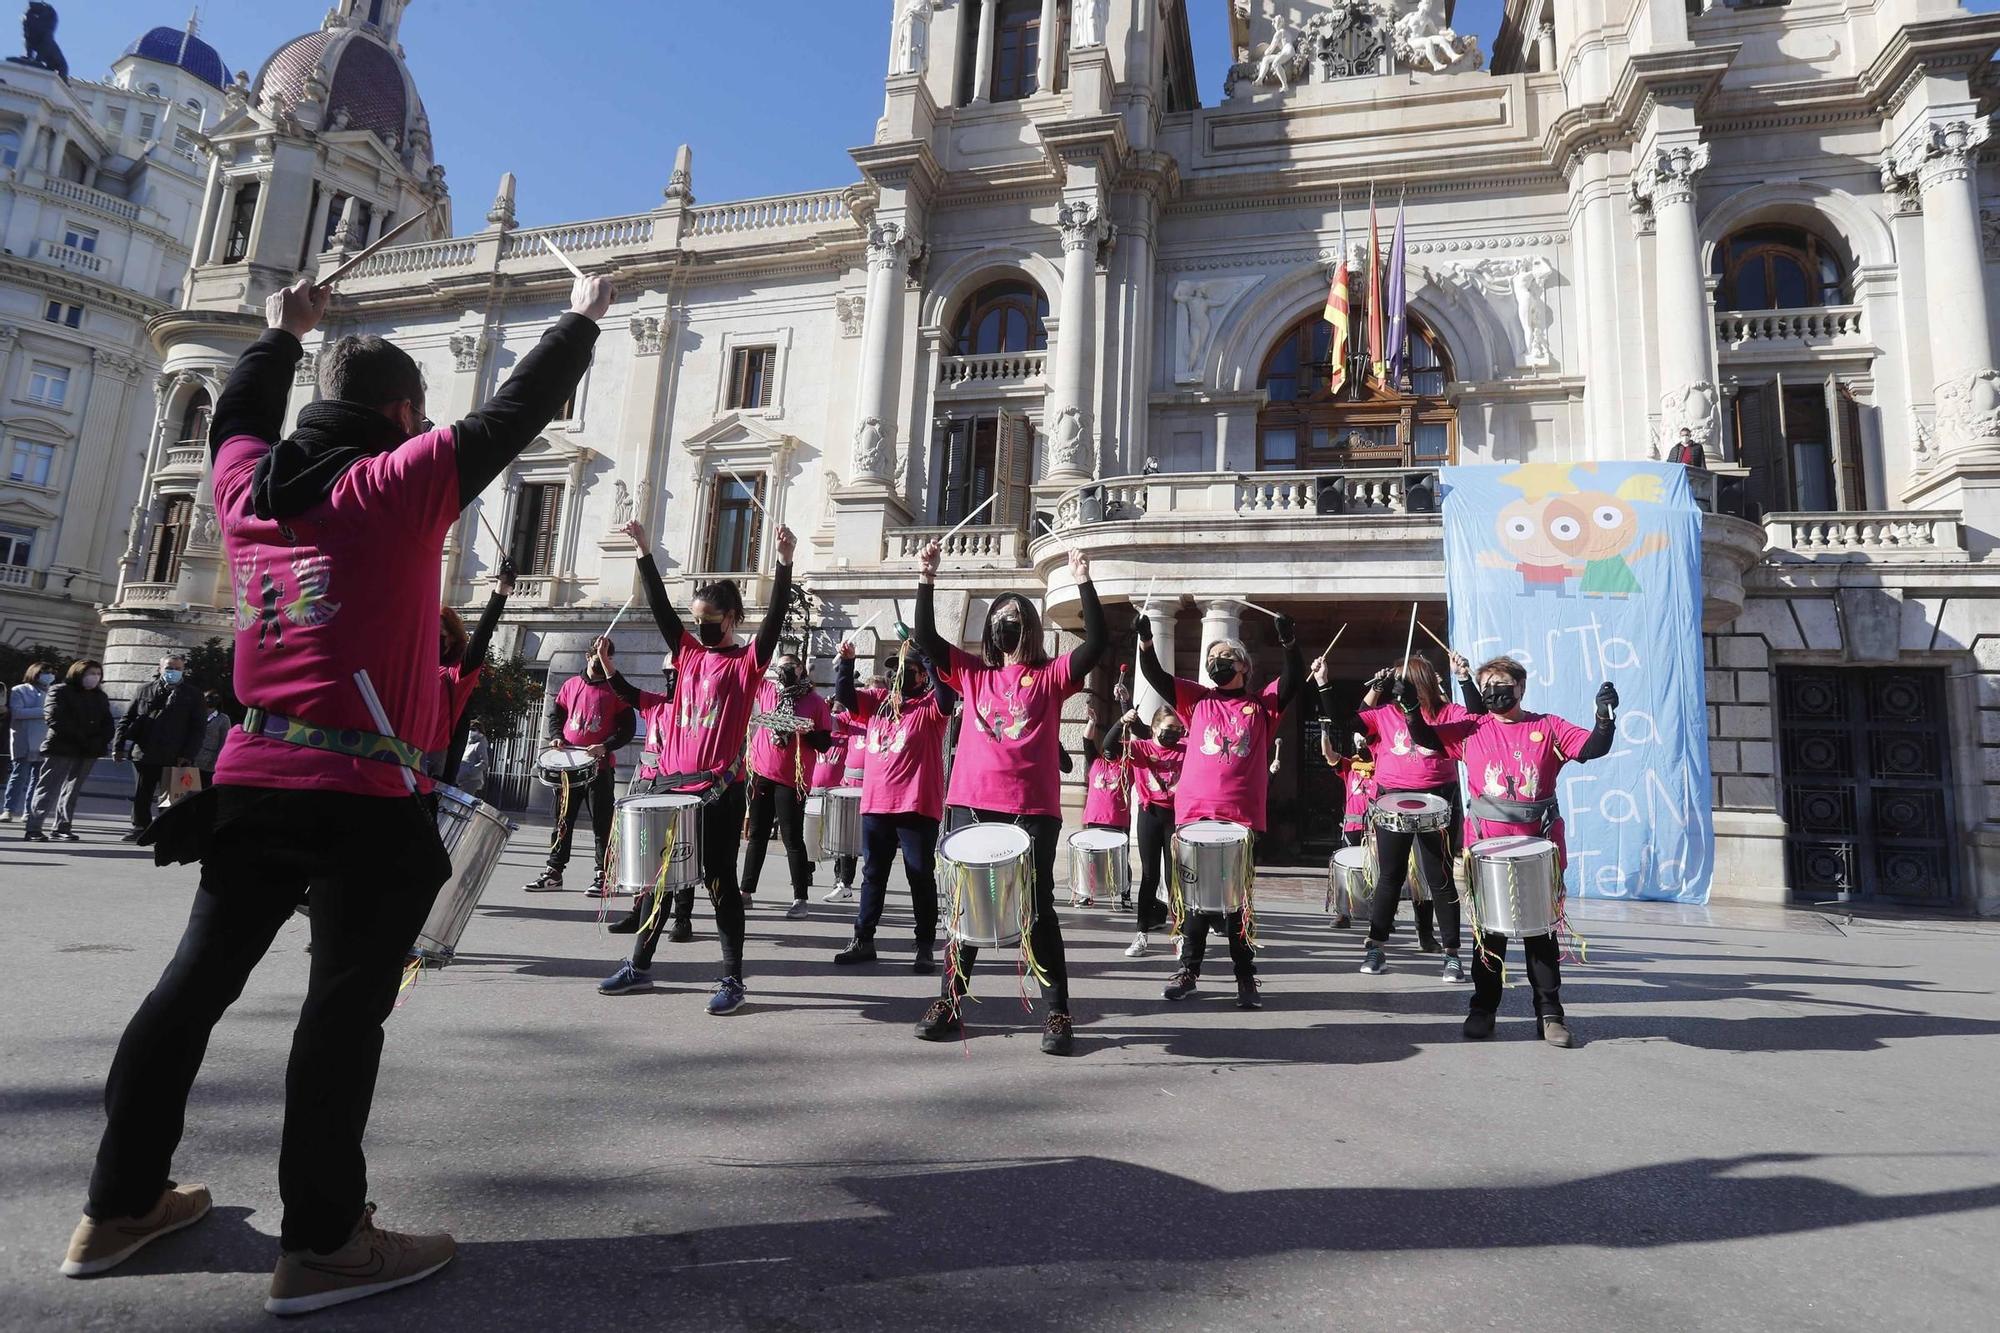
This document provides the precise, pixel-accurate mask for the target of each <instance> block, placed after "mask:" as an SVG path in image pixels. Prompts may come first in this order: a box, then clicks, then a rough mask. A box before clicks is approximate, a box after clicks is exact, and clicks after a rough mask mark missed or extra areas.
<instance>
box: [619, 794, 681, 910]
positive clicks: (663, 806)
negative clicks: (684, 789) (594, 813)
mask: <svg viewBox="0 0 2000 1333" xmlns="http://www.w3.org/2000/svg"><path fill="white" fill-rule="evenodd" d="M617 818H618V866H617V870H616V878H615V880H614V883H615V886H616V888H617V889H618V890H619V891H620V892H622V893H631V894H640V893H648V892H651V891H652V889H654V888H655V887H659V888H662V889H669V890H671V889H685V888H691V887H693V886H694V885H696V884H699V883H701V798H700V797H699V796H689V795H685V794H683V793H678V792H669V793H667V794H665V795H660V796H627V797H626V798H625V799H624V800H622V801H620V802H618V814H617ZM663 871H664V872H665V873H664V877H663V876H662V872H663Z"/></svg>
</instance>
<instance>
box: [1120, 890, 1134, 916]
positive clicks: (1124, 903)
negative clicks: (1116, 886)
mask: <svg viewBox="0 0 2000 1333" xmlns="http://www.w3.org/2000/svg"><path fill="white" fill-rule="evenodd" d="M1118 910H1119V911H1121V912H1129V911H1131V910H1132V895H1131V894H1129V893H1121V894H1119V895H1118Z"/></svg>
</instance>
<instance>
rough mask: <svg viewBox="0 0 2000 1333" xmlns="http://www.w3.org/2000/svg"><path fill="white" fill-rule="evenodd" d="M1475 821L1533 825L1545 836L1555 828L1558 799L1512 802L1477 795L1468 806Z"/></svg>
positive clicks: (1495, 797)
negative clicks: (1485, 820)
mask: <svg viewBox="0 0 2000 1333" xmlns="http://www.w3.org/2000/svg"><path fill="white" fill-rule="evenodd" d="M1466 813H1467V814H1469V815H1471V816H1472V817H1473V818H1474V819H1490V820H1492V821H1493V822H1494V823H1496V824H1533V825H1535V826H1537V827H1539V828H1540V829H1541V830H1542V832H1543V833H1544V834H1546V833H1547V832H1548V831H1549V830H1550V829H1552V828H1554V827H1555V822H1556V798H1555V797H1553V796H1551V797H1549V798H1548V799H1547V800H1543V801H1511V800H1508V799H1507V798H1506V797H1504V796H1484V795H1476V796H1474V797H1473V798H1472V800H1471V801H1470V802H1469V803H1468V804H1467V805H1466Z"/></svg>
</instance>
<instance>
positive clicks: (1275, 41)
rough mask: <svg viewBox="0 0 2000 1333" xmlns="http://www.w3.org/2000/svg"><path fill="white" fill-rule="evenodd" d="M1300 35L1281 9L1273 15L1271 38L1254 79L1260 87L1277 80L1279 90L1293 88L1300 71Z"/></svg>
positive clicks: (1283, 90)
mask: <svg viewBox="0 0 2000 1333" xmlns="http://www.w3.org/2000/svg"><path fill="white" fill-rule="evenodd" d="M1299 63H1300V62H1299V35H1298V30H1297V29H1295V28H1294V27H1292V21H1291V20H1290V19H1289V18H1287V17H1285V15H1284V13H1283V12H1282V11H1281V12H1279V13H1276V14H1273V15H1271V40H1270V41H1269V42H1268V43H1266V44H1265V47H1264V58H1263V59H1262V60H1260V61H1258V62H1257V76H1256V78H1255V79H1254V80H1253V82H1255V83H1256V84H1257V85H1258V86H1259V87H1261V86H1263V85H1264V84H1267V83H1269V82H1271V81H1272V80H1273V79H1275V80H1277V83H1278V91H1279V92H1282V93H1288V92H1290V91H1291V90H1292V80H1293V78H1295V77H1296V76H1297V74H1298V72H1299V70H1298V66H1299Z"/></svg>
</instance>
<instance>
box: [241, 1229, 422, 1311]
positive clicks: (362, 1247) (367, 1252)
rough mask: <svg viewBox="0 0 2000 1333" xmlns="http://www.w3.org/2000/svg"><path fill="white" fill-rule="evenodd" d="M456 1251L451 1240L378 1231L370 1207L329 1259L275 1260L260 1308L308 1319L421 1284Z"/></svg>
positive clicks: (307, 1253) (299, 1253)
mask: <svg viewBox="0 0 2000 1333" xmlns="http://www.w3.org/2000/svg"><path fill="white" fill-rule="evenodd" d="M457 1251H458V1245H457V1243H456V1242H455V1241H453V1240H452V1238H451V1237H450V1236H405V1235H402V1234H400V1233H398V1232H394V1231H380V1230H377V1229H376V1226H375V1205H374V1204H372V1203H371V1204H369V1205H368V1209H367V1211H366V1212H364V1213H362V1214H361V1225H360V1226H358V1227H356V1228H355V1229H354V1234H353V1235H352V1236H350V1237H349V1238H348V1241H347V1244H345V1245H343V1246H341V1247H340V1248H339V1249H337V1250H335V1251H333V1252H332V1253H331V1254H320V1253H318V1252H316V1251H313V1250H287V1251H286V1252H285V1253H284V1254H283V1255H282V1256H280V1257H279V1259H278V1268H277V1271H276V1272H274V1273H272V1274H271V1295H270V1297H269V1298H268V1299H267V1300H265V1302H264V1308H265V1309H266V1310H268V1311H270V1312H271V1313H272V1314H308V1313H310V1312H312V1311H314V1310H324V1309H326V1308H327V1307H328V1306H332V1305H345V1304H346V1303H347V1302H349V1301H358V1300H361V1299H362V1298H364V1297H367V1296H379V1295H381V1294H382V1293H383V1292H385V1291H394V1290H395V1289H396V1288H397V1287H407V1286H409V1285H410V1284H411V1283H412V1282H421V1281H423V1280H424V1279H425V1278H427V1277H429V1276H430V1275H431V1274H432V1273H435V1272H437V1271H438V1269H440V1268H443V1267H444V1266H445V1265H446V1264H448V1263H450V1262H451V1257H452V1255H453V1254H455V1253H457Z"/></svg>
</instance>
